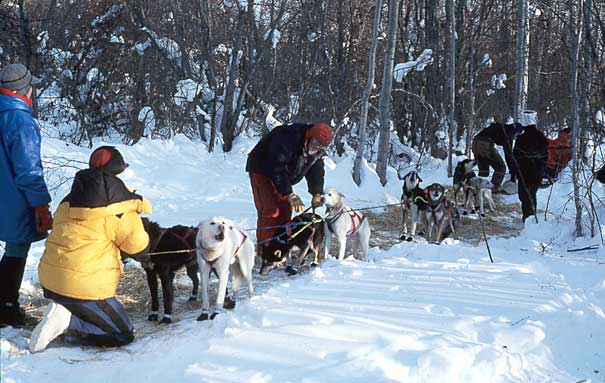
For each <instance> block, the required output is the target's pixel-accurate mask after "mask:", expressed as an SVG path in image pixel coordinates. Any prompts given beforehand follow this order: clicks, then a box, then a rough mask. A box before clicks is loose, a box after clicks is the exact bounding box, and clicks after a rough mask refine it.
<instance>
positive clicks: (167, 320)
mask: <svg viewBox="0 0 605 383" xmlns="http://www.w3.org/2000/svg"><path fill="white" fill-rule="evenodd" d="M170 323H172V319H171V318H170V317H163V318H162V320H161V321H160V324H170Z"/></svg>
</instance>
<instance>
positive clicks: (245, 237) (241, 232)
mask: <svg viewBox="0 0 605 383" xmlns="http://www.w3.org/2000/svg"><path fill="white" fill-rule="evenodd" d="M229 230H234V228H233V226H231V227H230V228H229ZM239 232H240V234H241V235H242V242H241V243H240V244H239V245H238V246H237V247H236V248H235V251H234V252H233V257H232V258H235V257H237V254H239V251H240V250H241V248H242V246H244V243H245V242H246V240H247V239H248V236H247V235H246V233H244V232H243V231H241V230H239Z"/></svg>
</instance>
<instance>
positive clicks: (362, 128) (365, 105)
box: [353, 0, 382, 186]
mask: <svg viewBox="0 0 605 383" xmlns="http://www.w3.org/2000/svg"><path fill="white" fill-rule="evenodd" d="M381 12H382V0H376V4H375V5H374V26H373V28H372V45H371V46H370V62H369V63H368V82H367V84H366V87H365V88H364V90H363V95H362V96H361V112H360V116H359V143H358V146H357V153H356V155H355V163H354V165H353V181H355V183H356V184H357V186H359V185H361V160H362V159H363V152H364V148H365V146H366V124H367V121H368V109H369V108H370V93H372V88H373V87H374V72H375V71H376V47H377V46H378V29H379V27H380V14H381Z"/></svg>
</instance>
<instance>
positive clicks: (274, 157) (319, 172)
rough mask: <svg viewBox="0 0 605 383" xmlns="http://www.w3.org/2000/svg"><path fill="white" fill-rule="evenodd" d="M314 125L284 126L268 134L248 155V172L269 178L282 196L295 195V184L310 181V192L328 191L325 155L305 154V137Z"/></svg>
mask: <svg viewBox="0 0 605 383" xmlns="http://www.w3.org/2000/svg"><path fill="white" fill-rule="evenodd" d="M311 126H312V125H304V124H293V125H282V126H278V127H276V128H274V129H273V130H272V131H270V132H269V133H267V134H266V135H265V136H264V137H263V138H262V139H261V140H260V141H259V142H258V143H257V144H256V146H255V147H254V149H252V151H251V152H250V154H248V161H247V163H246V171H247V172H248V173H260V174H263V175H265V176H267V177H269V178H270V179H271V180H272V181H273V184H274V185H275V188H276V189H277V191H278V192H279V193H280V194H282V195H288V194H290V193H292V185H295V184H297V183H299V182H300V181H301V180H302V178H303V177H305V178H306V179H307V185H308V190H309V193H311V194H321V193H323V188H324V173H325V172H324V163H323V160H322V159H321V156H322V155H323V154H322V153H320V154H318V155H316V156H307V155H305V154H304V153H303V148H304V145H305V135H306V133H307V130H308V129H309V128H311Z"/></svg>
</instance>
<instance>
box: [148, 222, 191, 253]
mask: <svg viewBox="0 0 605 383" xmlns="http://www.w3.org/2000/svg"><path fill="white" fill-rule="evenodd" d="M166 233H169V234H171V235H173V236H174V237H176V238H177V239H178V240H179V241H181V243H182V244H183V245H184V246H185V248H186V249H187V250H189V251H187V253H190V252H192V251H195V249H192V247H191V244H190V243H189V241H188V239H189V238H190V237H191V236H192V235H196V233H195V230H193V228H191V227H189V228H187V231H186V232H185V235H179V234H178V233H175V232H173V231H170V229H160V235H159V236H158V238H157V239H156V240H155V241H154V243H153V245H152V246H150V247H149V253H153V252H155V250H156V249H157V247H158V245H159V244H160V242H161V241H162V238H164V235H165V234H166ZM162 253H164V252H162ZM166 253H167V252H166ZM175 253H185V252H184V251H180V250H177V251H175Z"/></svg>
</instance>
